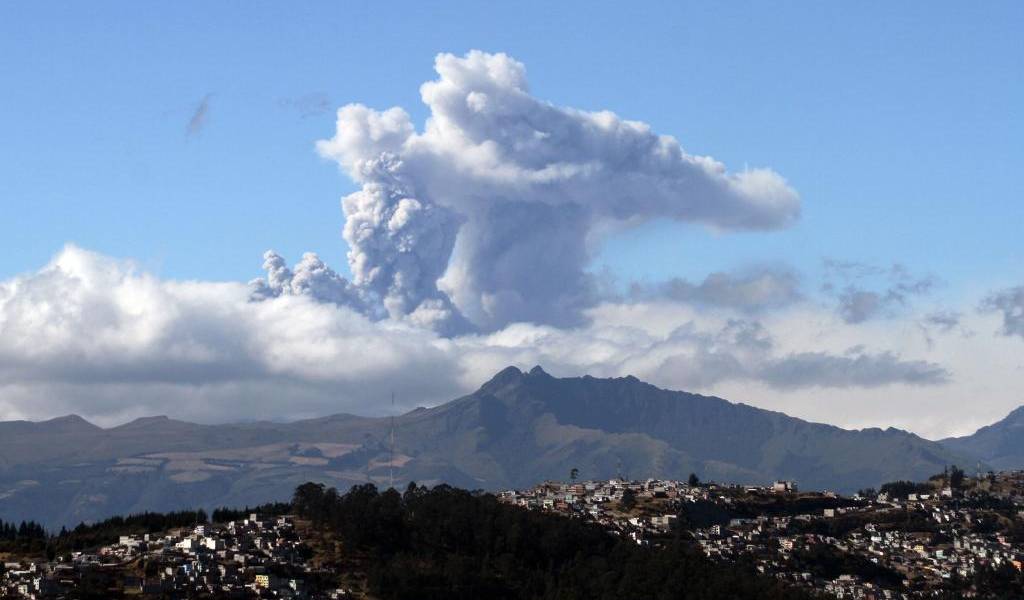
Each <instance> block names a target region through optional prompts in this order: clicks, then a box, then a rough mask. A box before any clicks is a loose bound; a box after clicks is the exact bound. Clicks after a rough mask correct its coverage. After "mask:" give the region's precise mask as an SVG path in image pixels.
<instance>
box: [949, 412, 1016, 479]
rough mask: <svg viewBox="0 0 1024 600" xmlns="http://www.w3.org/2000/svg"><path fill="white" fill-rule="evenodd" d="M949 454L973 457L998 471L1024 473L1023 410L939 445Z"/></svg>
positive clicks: (971, 463)
mask: <svg viewBox="0 0 1024 600" xmlns="http://www.w3.org/2000/svg"><path fill="white" fill-rule="evenodd" d="M940 443H941V444H942V445H943V446H945V447H946V448H949V449H950V450H951V451H953V452H956V453H959V454H966V455H968V456H972V457H974V458H976V459H977V460H979V461H981V462H984V463H987V464H988V465H989V466H990V467H992V468H993V469H997V470H1007V471H1008V470H1015V469H1024V406H1022V407H1020V408H1018V409H1016V410H1014V411H1013V412H1011V413H1010V414H1009V415H1007V416H1006V418H1005V419H1003V420H1002V421H998V422H996V423H993V424H991V425H987V426H985V427H982V428H981V429H979V430H978V431H975V432H974V433H973V434H971V435H968V436H964V437H957V438H947V439H944V440H941V442H940ZM968 464H970V465H973V464H974V461H972V462H970V463H968Z"/></svg>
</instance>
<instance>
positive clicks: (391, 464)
mask: <svg viewBox="0 0 1024 600" xmlns="http://www.w3.org/2000/svg"><path fill="white" fill-rule="evenodd" d="M388 480H389V483H388V485H389V486H390V488H391V489H395V393H394V392H391V453H390V456H389V457H388Z"/></svg>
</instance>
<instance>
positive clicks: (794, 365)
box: [0, 246, 1024, 435]
mask: <svg viewBox="0 0 1024 600" xmlns="http://www.w3.org/2000/svg"><path fill="white" fill-rule="evenodd" d="M268 262H270V263H272V264H271V269H270V270H271V272H272V273H274V274H275V276H274V277H272V278H271V279H273V280H274V281H275V282H277V283H275V284H273V285H272V284H270V283H268V284H267V286H268V288H272V287H274V286H277V287H279V288H280V289H285V288H286V287H287V286H290V289H292V290H293V291H292V292H288V293H280V294H278V295H276V296H274V295H271V296H270V297H268V298H267V299H265V300H263V301H261V302H251V301H250V298H249V295H250V291H251V289H250V288H249V287H248V286H246V285H244V284H241V283H216V282H197V281H167V280H161V279H159V278H156V277H154V276H152V275H150V274H148V273H146V272H144V271H141V270H139V269H138V268H137V267H136V266H135V265H133V264H132V263H130V262H127V261H119V260H115V259H111V258H107V257H104V256H100V255H97V254H94V253H91V252H88V251H85V250H82V249H79V248H76V247H73V246H69V247H67V248H65V249H64V250H63V251H62V252H61V253H59V254H58V255H57V256H56V257H55V258H54V260H53V261H52V262H51V263H50V264H48V265H47V266H45V267H44V268H42V269H40V270H39V271H37V272H34V273H30V274H27V275H24V276H20V277H16V278H13V279H9V280H6V281H3V282H0V419H12V418H26V417H27V418H46V417H52V416H57V415H60V414H65V413H69V412H77V413H80V414H83V415H84V416H86V417H88V418H91V419H96V420H97V421H99V422H101V423H106V424H110V423H116V422H121V421H124V420H127V419H129V418H132V417H136V416H141V415H152V414H170V415H171V416H176V417H179V418H185V419H193V420H195V419H198V420H203V421H209V422H218V421H229V420H240V419H255V418H269V419H292V418H297V417H302V416H310V415H324V414H331V413H336V412H354V413H357V414H381V413H382V412H384V411H386V410H388V403H387V398H388V396H389V394H390V392H391V391H392V390H394V391H395V392H397V394H398V396H399V399H400V402H401V403H402V404H403V405H404V406H405V407H412V406H415V405H430V404H435V403H438V402H442V401H446V400H449V399H451V398H454V397H455V396H457V395H459V394H461V393H464V392H467V391H471V390H472V389H475V388H476V387H477V386H478V385H479V384H480V383H482V382H483V381H485V380H486V379H487V378H488V377H490V376H491V375H492V374H493V373H494V372H496V371H498V370H499V369H501V368H503V367H504V366H507V365H509V364H515V365H518V366H520V367H530V366H532V365H534V364H542V365H543V366H544V367H545V369H547V370H549V371H550V372H552V373H553V374H556V375H563V376H568V375H581V374H585V373H589V374H592V375H595V376H622V375H627V374H633V375H636V376H638V377H640V378H641V379H644V380H648V381H651V382H652V383H654V384H656V385H661V386H665V387H669V388H675V389H686V390H690V391H697V392H701V393H710V394H718V395H722V396H724V397H727V398H729V399H731V400H734V401H744V402H748V403H753V404H756V405H758V406H762V407H766V408H773V409H777V410H784V411H786V412H789V413H791V414H794V415H796V416H801V417H804V418H810V419H815V420H820V421H826V422H833V423H836V424H839V425H856V426H867V425H879V424H881V425H887V424H897V425H902V426H905V427H909V428H911V429H913V430H915V431H918V432H920V433H923V434H926V435H945V434H948V433H953V432H957V433H960V432H963V431H964V428H966V427H969V426H974V425H977V424H981V423H975V422H965V421H964V420H963V418H962V411H961V408H962V403H963V399H964V398H965V397H981V398H984V400H985V401H984V402H980V403H978V404H977V405H976V406H975V408H974V409H972V412H973V413H977V419H979V420H990V418H991V419H994V418H997V417H998V416H1000V413H1005V412H1008V411H1009V409H1011V408H1013V407H1014V406H1015V405H1016V403H1017V402H1019V399H1020V398H1021V397H1022V396H1021V394H1022V392H1024V388H1022V384H1021V383H1020V377H1018V376H1017V374H1018V373H1019V369H1020V368H1021V365H1020V364H1019V360H1016V359H1014V358H1013V356H1015V354H1014V352H1015V349H1016V351H1019V347H1018V346H1019V344H1020V341H1019V340H1018V339H1015V338H1011V337H1006V336H994V335H988V336H980V335H978V336H973V337H970V338H965V337H963V336H962V335H960V333H959V332H957V331H955V330H951V331H948V332H946V331H942V330H941V329H940V330H936V331H935V332H934V333H933V336H932V339H931V340H930V342H929V343H926V341H925V338H924V336H921V335H920V334H919V330H918V326H919V325H918V324H919V320H920V319H922V318H924V315H927V314H930V313H928V312H923V313H922V315H921V316H920V317H916V316H912V317H908V318H907V319H906V320H903V321H893V320H889V321H888V322H878V321H873V322H872V323H869V324H859V325H851V324H847V323H845V322H844V321H843V320H842V319H840V318H839V317H838V316H836V315H835V314H834V313H833V311H831V310H830V309H829V308H828V307H819V306H816V305H814V304H812V303H809V302H800V303H797V304H793V305H790V306H788V307H786V308H784V309H779V310H775V311H771V312H767V313H759V314H758V316H757V319H756V320H755V319H752V318H751V316H750V315H749V313H747V312H745V311H744V310H742V309H736V308H728V307H726V308H723V307H720V306H719V307H714V308H705V307H700V306H695V305H689V304H683V303H679V302H674V301H667V300H658V301H644V302H622V301H616V302H607V303H603V304H600V305H597V306H594V307H593V308H590V309H587V317H588V318H587V321H588V324H587V325H584V326H580V327H571V328H560V327H555V326H552V325H538V324H527V323H518V324H510V325H508V326H506V327H503V328H501V329H500V330H497V331H495V332H492V333H488V334H467V335H460V336H453V337H447V338H446V337H442V336H441V335H439V334H438V333H437V332H435V331H434V330H432V329H431V328H429V327H427V326H423V325H417V324H416V323H414V322H412V320H410V319H400V320H396V319H390V318H386V319H381V320H372V319H370V318H368V317H366V316H365V315H363V314H361V313H360V312H358V311H356V310H353V309H351V308H349V307H347V306H345V305H343V304H337V303H335V302H333V301H332V302H322V301H320V300H318V299H317V297H315V295H314V294H312V293H307V291H305V290H310V289H313V288H315V286H313V288H311V287H308V286H306V287H304V286H303V285H299V286H296V284H295V279H296V277H297V274H298V273H302V272H308V273H310V277H314V275H315V276H319V277H325V278H326V281H329V282H334V281H335V279H334V278H335V277H336V275H334V276H332V275H330V274H327V273H326V271H324V270H323V269H322V268H320V267H319V266H318V265H319V263H318V262H317V260H315V259H314V258H312V257H306V258H304V259H303V261H301V262H300V265H304V266H301V267H297V268H296V269H295V270H294V272H293V271H292V270H291V269H287V268H286V267H284V265H283V262H281V261H278V260H277V258H275V256H274V255H270V256H269V257H268ZM335 283H336V282H335ZM278 284H280V285H278ZM286 284H287V286H286ZM333 285H334V284H333V283H332V284H331V286H327V289H328V290H333V289H334V288H333V287H332V286H333ZM295 290H298V291H295ZM964 319H965V320H969V322H968V323H966V324H965V326H969V327H970V328H971V329H972V330H975V331H979V332H984V331H988V332H997V331H999V329H1000V326H1001V323H1000V320H999V318H998V315H987V314H982V315H978V314H973V315H971V316H970V317H964ZM425 322H427V323H431V322H433V321H432V320H431V319H429V318H427V319H426V320H425ZM948 365H955V368H951V367H949V366H948ZM922 415H927V416H926V417H922Z"/></svg>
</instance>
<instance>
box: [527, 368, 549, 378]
mask: <svg viewBox="0 0 1024 600" xmlns="http://www.w3.org/2000/svg"><path fill="white" fill-rule="evenodd" d="M529 375H530V376H531V377H551V375H548V372H547V371H545V370H544V369H543V368H541V366H540V365H536V366H535V367H533V368H532V369H530V373H529Z"/></svg>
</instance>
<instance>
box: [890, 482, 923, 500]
mask: <svg viewBox="0 0 1024 600" xmlns="http://www.w3.org/2000/svg"><path fill="white" fill-rule="evenodd" d="M879 492H881V493H883V494H888V495H889V497H890V498H900V499H902V500H906V499H907V496H909V495H910V494H934V493H935V487H934V486H933V485H932V484H930V483H917V482H914V481H904V480H897V481H890V482H889V483H883V484H882V487H881V489H880V490H879Z"/></svg>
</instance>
